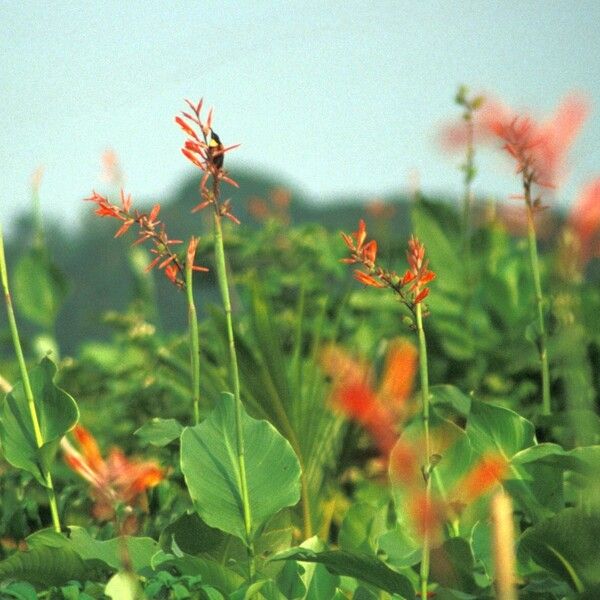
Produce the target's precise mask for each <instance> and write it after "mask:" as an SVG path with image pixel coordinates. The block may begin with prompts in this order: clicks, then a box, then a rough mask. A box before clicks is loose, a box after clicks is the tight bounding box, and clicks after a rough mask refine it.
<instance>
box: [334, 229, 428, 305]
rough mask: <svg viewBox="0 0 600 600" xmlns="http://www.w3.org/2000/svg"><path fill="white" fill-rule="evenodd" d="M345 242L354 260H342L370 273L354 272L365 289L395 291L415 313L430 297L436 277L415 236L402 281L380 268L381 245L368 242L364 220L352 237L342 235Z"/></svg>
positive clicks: (395, 275) (409, 245) (372, 241)
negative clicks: (360, 266) (369, 287)
mask: <svg viewBox="0 0 600 600" xmlns="http://www.w3.org/2000/svg"><path fill="white" fill-rule="evenodd" d="M342 239H343V240H344V243H345V244H346V246H347V247H348V249H349V250H350V257H349V258H342V259H341V262H343V263H346V264H356V263H360V264H361V265H362V266H363V268H364V269H366V271H361V270H360V269H356V270H355V271H354V278H355V279H356V280H357V281H360V283H362V284H363V285H368V286H371V287H376V288H384V287H388V288H390V289H392V290H393V291H394V292H395V293H396V294H397V295H398V296H399V297H400V300H401V301H402V303H403V304H405V305H406V307H407V308H408V309H409V310H411V311H413V312H414V310H415V307H416V305H417V304H418V303H419V302H421V301H423V300H424V299H425V298H426V297H427V295H428V294H429V289H428V288H427V284H428V283H429V282H430V281H432V280H433V279H434V278H435V273H434V272H433V271H430V270H429V269H428V268H427V266H428V264H429V261H427V260H425V247H424V246H423V244H421V242H419V240H418V239H416V238H415V237H414V236H413V237H411V239H410V240H409V242H408V252H407V258H408V264H409V269H408V270H407V271H406V273H405V274H404V276H403V277H402V278H400V277H399V276H398V275H397V274H396V273H395V272H394V271H387V270H385V269H383V268H382V267H380V266H379V265H377V242H376V241H375V240H371V241H369V242H367V241H366V240H367V227H366V225H365V222H364V221H363V220H362V219H361V220H360V221H359V222H358V229H357V230H356V231H355V232H353V233H352V234H350V235H348V234H347V233H343V232H342ZM409 284H410V285H409ZM407 285H409V288H408V294H407V293H406V292H405V290H404V286H407Z"/></svg>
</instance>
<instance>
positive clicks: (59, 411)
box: [0, 358, 79, 486]
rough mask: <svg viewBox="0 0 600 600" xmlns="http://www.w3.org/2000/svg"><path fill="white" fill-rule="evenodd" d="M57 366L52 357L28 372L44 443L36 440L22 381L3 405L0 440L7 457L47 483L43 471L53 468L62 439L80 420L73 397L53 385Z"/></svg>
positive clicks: (15, 465) (40, 481)
mask: <svg viewBox="0 0 600 600" xmlns="http://www.w3.org/2000/svg"><path fill="white" fill-rule="evenodd" d="M55 375H56V366H55V365H54V363H53V362H52V361H51V360H50V359H49V358H44V359H42V361H41V362H40V364H39V365H38V366H36V367H34V368H33V369H32V370H31V372H30V373H29V379H30V382H31V389H32V391H33V398H34V402H35V407H36V410H37V416H38V420H39V425H40V430H41V434H42V440H43V445H42V447H41V448H38V446H37V444H36V440H35V434H34V429H33V424H32V421H31V413H30V412H29V405H28V403H27V399H26V397H25V392H24V389H23V383H22V382H21V381H18V382H17V384H16V385H15V387H14V388H13V389H12V391H11V392H9V393H8V394H7V396H6V398H5V400H4V402H2V406H1V407H0V442H1V444H2V450H3V452H4V456H5V458H6V460H7V461H8V462H9V463H10V464H11V465H13V466H14V467H17V468H19V469H23V470H25V471H27V472H29V473H31V474H32V475H33V476H34V477H35V478H36V479H37V480H38V482H39V483H40V484H41V485H43V486H45V485H46V484H47V483H46V479H45V477H44V471H48V470H49V469H50V465H51V464H52V461H53V460H54V456H55V454H56V451H57V449H58V445H59V443H60V440H61V438H62V437H63V436H64V435H65V434H66V433H67V432H68V431H69V430H70V429H72V428H73V427H74V426H75V425H76V423H77V421H78V419H79V409H78V408H77V404H76V402H75V400H73V398H72V397H71V396H70V395H69V394H67V392H65V391H64V390H61V389H60V388H58V387H57V386H56V385H55V384H54V377H55Z"/></svg>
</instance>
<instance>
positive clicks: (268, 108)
mask: <svg viewBox="0 0 600 600" xmlns="http://www.w3.org/2000/svg"><path fill="white" fill-rule="evenodd" d="M0 82H1V85H0V106H1V107H2V119H1V120H0V128H1V135H2V143H1V146H0V148H1V150H0V180H1V182H2V184H1V188H0V219H2V221H3V222H4V223H5V224H9V223H10V221H11V220H12V219H13V218H14V216H15V214H16V213H17V211H19V210H21V209H22V207H24V206H27V204H28V202H29V192H28V186H29V179H30V175H31V172H32V171H33V170H34V169H35V167H36V166H37V165H39V164H43V165H44V166H45V178H44V183H43V187H42V200H43V208H44V211H45V213H46V215H48V216H50V215H51V216H53V217H54V218H56V219H60V220H61V221H66V222H69V223H75V222H76V220H77V217H78V215H80V214H81V211H82V210H83V206H82V204H81V202H80V199H81V198H82V197H84V196H86V195H88V194H89V192H90V191H91V189H92V188H93V187H101V184H100V182H99V179H98V174H99V170H100V169H99V157H100V154H101V153H102V151H103V150H104V149H105V148H107V147H112V148H114V149H115V150H116V151H117V153H118V154H119V155H120V157H121V161H122V164H123V167H124V169H125V171H126V173H127V187H128V190H129V191H130V192H131V193H132V194H133V196H134V197H140V198H148V197H152V198H155V199H159V198H161V196H162V197H164V195H165V194H167V193H168V192H169V191H171V190H173V189H174V188H175V187H176V186H177V184H178V182H179V181H180V180H181V178H182V176H183V175H184V174H185V173H186V171H187V170H188V168H187V165H186V163H185V161H184V159H183V158H182V157H181V155H180V153H179V147H180V144H181V141H182V135H181V133H180V132H179V130H178V129H177V128H176V126H175V125H173V122H172V118H173V116H174V114H176V112H177V111H178V110H180V109H181V108H182V106H183V101H182V99H183V98H184V97H191V98H198V97H200V96H204V97H205V99H206V101H207V102H208V103H210V104H211V105H213V106H215V109H216V121H215V129H216V130H217V131H218V132H219V133H220V134H221V137H222V138H223V139H224V141H225V142H230V143H232V142H241V143H242V144H243V145H242V147H241V148H240V149H239V150H238V151H236V160H237V161H238V163H240V164H244V165H247V166H256V167H260V168H262V169H265V170H268V171H273V172H274V173H275V174H278V175H280V176H282V177H284V178H286V179H287V180H288V181H289V182H290V183H292V184H295V185H298V186H301V187H303V188H304V189H306V191H307V192H309V193H310V194H311V195H312V196H313V197H315V198H316V199H322V198H327V197H331V196H332V195H335V194H340V193H344V194H347V193H353V192H356V193H357V194H358V193H370V194H373V195H376V194H382V193H386V192H390V191H396V190H398V189H402V188H404V187H405V186H406V183H407V180H408V177H409V173H410V172H411V171H413V170H415V169H416V170H418V172H419V173H420V178H421V183H422V187H423V189H424V190H425V191H436V190H438V191H445V192H448V193H456V192H458V191H459V189H460V176H459V174H458V173H457V172H456V170H455V164H456V161H454V162H453V161H452V160H449V159H447V158H445V157H443V156H442V155H440V153H439V152H438V151H437V150H436V147H435V144H434V143H433V132H434V129H435V126H436V124H437V123H439V122H440V121H441V120H443V119H444V118H445V117H448V116H451V115H452V114H455V111H456V109H455V107H454V106H453V104H452V97H453V94H454V92H455V89H456V87H457V85H458V84H459V83H467V84H469V85H471V86H472V87H473V88H476V89H478V88H481V89H485V90H490V91H494V92H495V93H496V94H497V96H499V97H500V98H502V99H504V100H506V101H507V102H508V103H510V104H513V105H515V106H517V107H531V108H533V109H534V110H536V111H538V110H539V111H540V113H541V114H544V113H545V112H547V111H549V110H551V109H552V107H553V106H554V105H555V104H556V102H557V101H558V100H559V99H560V98H562V97H563V96H564V95H565V93H566V92H568V91H569V90H571V89H574V88H575V89H580V90H584V91H586V92H587V93H588V95H589V96H590V98H591V100H592V103H593V105H594V106H595V110H594V112H593V113H592V115H591V118H590V121H589V122H588V124H587V127H586V129H585V132H584V134H583V135H582V136H581V137H580V139H579V141H578V143H577V146H576V147H575V149H574V152H573V156H572V158H573V161H572V162H573V169H572V177H571V179H570V183H569V185H568V186H567V187H566V188H565V190H564V194H563V198H564V199H567V198H569V197H571V196H572V195H573V193H574V190H576V188H577V186H578V185H579V184H581V183H582V182H584V181H585V180H586V179H588V178H590V177H592V176H593V175H600V2H598V0H594V1H588V2H585V1H577V2H575V1H573V2H566V1H559V0H556V1H549V0H545V1H539V2H538V1H529V2H528V1H526V0H515V1H503V2H496V1H483V0H481V1H478V2H466V1H465V2H458V1H455V2H441V1H438V2H364V1H347V2H327V1H323V0H321V1H320V2H291V1H290V2H256V1H254V2H227V1H224V0H219V1H217V2H212V1H210V2H208V1H202V2H172V1H171V2H151V1H146V2H132V1H129V2H124V1H122V0H121V1H114V2H91V1H85V2H81V1H77V2H65V1H62V2H60V1H55V2H48V3H47V2H42V1H41V0H39V1H35V2H32V1H29V2H26V1H17V0H14V1H7V0H4V1H0ZM231 160H232V161H233V158H232V159H231ZM484 166H485V167H486V168H485V170H484V173H482V175H481V177H480V178H479V179H478V182H477V189H478V191H479V192H490V193H495V194H498V195H501V196H506V195H508V194H509V193H511V192H513V191H515V186H514V185H513V181H512V179H511V176H510V173H509V172H508V171H504V170H503V168H502V166H500V165H499V164H498V162H497V161H494V160H486V161H485V162H484Z"/></svg>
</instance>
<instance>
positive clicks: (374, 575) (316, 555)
mask: <svg viewBox="0 0 600 600" xmlns="http://www.w3.org/2000/svg"><path fill="white" fill-rule="evenodd" d="M290 559H293V560H297V561H300V562H313V563H319V564H322V565H325V567H326V568H327V570H328V571H329V572H330V573H333V574H335V575H345V576H349V577H355V578H357V579H360V580H361V581H364V582H366V583H369V584H371V585H374V586H375V587H378V588H380V589H382V590H385V591H387V592H389V593H390V594H399V595H401V596H402V597H403V598H405V599H406V600H413V599H414V597H415V594H414V589H413V587H412V585H411V583H410V582H409V580H408V579H407V578H406V577H404V576H403V575H400V574H399V573H397V572H395V571H392V570H391V569H390V568H389V567H387V566H386V565H385V564H384V563H383V562H381V561H379V560H377V559H376V558H373V557H370V556H367V555H361V554H351V553H350V552H344V551H342V550H333V551H332V550H326V551H324V552H315V551H313V550H309V549H304V548H292V549H291V550H288V551H286V552H282V553H281V554H278V555H277V556H276V557H275V558H274V559H273V560H290Z"/></svg>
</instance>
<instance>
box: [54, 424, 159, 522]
mask: <svg viewBox="0 0 600 600" xmlns="http://www.w3.org/2000/svg"><path fill="white" fill-rule="evenodd" d="M73 436H74V437H75V440H76V441H77V444H78V446H79V449H77V448H75V447H74V446H73V445H72V444H71V442H69V440H68V439H67V438H63V439H62V441H61V447H62V449H63V453H64V457H65V461H66V463H67V464H68V465H69V467H70V468H71V469H73V470H74V471H75V472H76V473H78V474H79V475H80V476H81V477H83V478H84V479H85V480H86V481H87V482H88V483H89V484H90V486H91V493H92V498H93V499H94V508H93V514H94V516H95V517H96V518H97V519H100V520H103V521H104V520H110V519H112V518H113V517H114V516H115V510H116V508H117V506H118V505H119V504H124V505H126V506H129V507H133V506H134V505H140V504H141V505H142V507H143V505H144V502H143V498H144V493H145V492H146V490H148V489H150V488H152V487H154V486H156V485H158V484H159V483H160V482H161V481H162V480H163V479H164V477H165V472H164V470H163V469H162V468H161V467H160V466H159V465H158V464H157V463H155V462H154V461H140V460H131V459H129V458H127V457H126V456H125V455H124V454H123V452H122V451H121V450H120V449H118V448H113V449H112V450H111V451H110V452H109V454H108V458H107V459H106V460H105V459H104V458H102V455H101V453H100V449H99V447H98V443H97V442H96V439H95V438H94V436H93V435H92V434H91V433H90V432H89V431H88V430H87V429H86V428H85V427H83V426H82V425H77V426H76V427H75V429H74V430H73ZM134 525H135V520H133V521H130V522H129V523H128V527H127V528H128V529H132V528H133V529H135V527H134Z"/></svg>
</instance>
